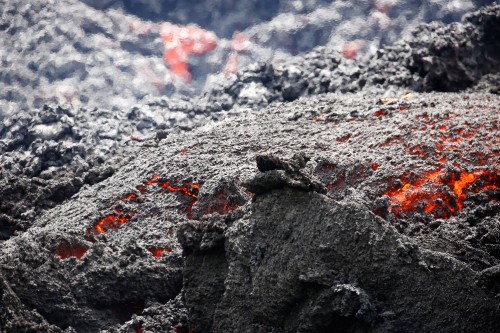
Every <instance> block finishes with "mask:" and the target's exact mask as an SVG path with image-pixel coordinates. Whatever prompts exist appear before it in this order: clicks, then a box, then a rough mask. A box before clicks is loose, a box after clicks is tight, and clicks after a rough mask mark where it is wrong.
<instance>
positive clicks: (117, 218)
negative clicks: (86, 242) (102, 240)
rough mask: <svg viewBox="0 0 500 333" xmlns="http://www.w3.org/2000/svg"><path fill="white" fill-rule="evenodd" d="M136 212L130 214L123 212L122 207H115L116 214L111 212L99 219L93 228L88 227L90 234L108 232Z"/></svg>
mask: <svg viewBox="0 0 500 333" xmlns="http://www.w3.org/2000/svg"><path fill="white" fill-rule="evenodd" d="M135 214H136V212H134V211H132V212H130V214H129V215H125V214H123V212H122V211H121V209H119V208H115V214H110V215H107V216H105V217H103V218H102V219H100V220H99V222H97V223H96V224H95V225H94V226H93V227H92V228H89V229H87V232H86V234H87V235H88V236H90V235H92V234H94V235H97V234H99V233H101V234H106V232H107V231H108V230H111V229H114V228H116V227H118V226H120V225H122V224H125V223H126V222H128V221H129V220H130V219H131V217H132V216H134V215H135Z"/></svg>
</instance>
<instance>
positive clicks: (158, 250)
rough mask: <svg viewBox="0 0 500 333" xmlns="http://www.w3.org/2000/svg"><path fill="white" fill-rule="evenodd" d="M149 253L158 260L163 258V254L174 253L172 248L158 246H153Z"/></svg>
mask: <svg viewBox="0 0 500 333" xmlns="http://www.w3.org/2000/svg"><path fill="white" fill-rule="evenodd" d="M149 252H151V254H152V255H153V256H155V257H156V258H160V257H161V254H162V253H163V252H167V253H168V252H172V249H171V248H168V247H156V246H151V247H150V248H149Z"/></svg>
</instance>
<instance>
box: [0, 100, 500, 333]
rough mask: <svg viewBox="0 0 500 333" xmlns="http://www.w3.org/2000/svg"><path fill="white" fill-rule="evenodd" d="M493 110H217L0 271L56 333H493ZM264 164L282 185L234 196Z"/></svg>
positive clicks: (470, 104)
mask: <svg viewBox="0 0 500 333" xmlns="http://www.w3.org/2000/svg"><path fill="white" fill-rule="evenodd" d="M498 104H499V101H498V96H496V95H493V94H469V95H463V94H452V93H448V94H416V93H415V94H413V95H408V94H406V95H404V96H401V97H397V98H396V97H395V98H392V99H382V100H381V99H380V96H373V97H367V96H361V95H349V94H347V95H335V94H326V95H322V96H317V97H314V98H312V97H310V98H303V99H299V100H298V101H295V102H292V103H286V104H280V103H276V104H274V105H272V106H269V107H268V108H267V109H265V110H255V111H252V110H248V111H247V112H246V113H245V114H244V115H241V114H240V115H238V116H235V115H233V116H232V115H231V113H228V118H226V119H225V120H223V121H220V122H218V123H215V124H212V125H205V126H202V127H199V128H196V129H193V130H192V131H188V132H180V133H178V134H176V135H168V136H167V137H166V138H164V139H162V140H160V141H156V140H151V141H147V145H144V146H143V147H142V149H141V150H137V151H136V153H134V155H133V156H134V158H130V159H129V160H127V162H126V163H124V164H123V165H122V166H121V167H120V168H118V169H117V170H116V171H115V173H114V174H113V175H112V176H110V177H108V178H106V179H104V180H102V181H101V182H99V183H97V184H95V185H93V186H85V187H82V188H81V189H80V190H79V191H78V192H77V193H76V194H74V195H73V196H72V197H71V198H70V199H69V200H66V201H65V202H63V203H61V204H59V205H57V206H56V207H54V208H52V209H49V210H45V211H44V212H42V213H41V214H40V216H39V217H38V218H37V219H36V220H35V222H34V224H33V225H32V226H31V227H30V228H29V229H28V230H27V231H26V232H24V233H23V234H21V235H18V236H14V237H11V238H10V239H9V240H6V241H4V242H3V243H2V247H1V249H0V267H1V269H0V270H1V272H2V274H3V276H4V279H5V283H7V284H8V285H9V286H10V289H11V294H12V295H13V297H14V296H15V297H17V299H19V302H20V303H21V304H22V305H23V306H24V307H25V308H26V309H29V311H31V310H34V311H36V312H37V313H38V314H39V315H40V316H42V317H43V320H45V321H46V322H47V323H49V324H50V325H55V326H57V327H58V328H60V329H61V330H64V329H69V328H70V327H71V329H74V330H75V331H77V332H98V331H100V330H111V331H113V330H115V331H118V332H127V330H134V329H137V328H138V327H140V325H144V326H143V327H144V329H146V327H150V329H151V330H155V329H157V328H161V329H162V330H163V329H164V328H165V330H167V331H168V330H169V329H170V328H168V325H172V326H174V327H176V325H180V326H179V327H181V328H182V329H192V330H193V331H194V332H197V331H202V332H210V331H214V332H217V331H218V330H221V331H222V330H223V329H226V331H227V330H232V329H234V330H236V331H241V330H243V331H244V329H246V328H247V327H245V325H249V326H248V327H250V328H251V329H257V328H260V329H264V328H266V329H268V331H275V332H296V331H304V332H314V331H318V330H321V329H328V327H329V326H328V325H341V327H343V328H345V330H347V331H348V330H354V329H359V330H369V329H373V330H378V331H381V332H390V331H398V330H409V331H419V330H423V331H425V330H428V331H436V330H438V331H439V330H441V331H446V330H447V328H448V327H451V328H452V330H456V329H458V328H457V327H458V325H462V326H463V327H465V329H464V330H469V331H470V330H472V328H471V329H468V328H469V326H467V325H469V324H470V323H477V322H479V323H480V325H483V326H480V329H481V330H482V331H484V332H495V331H496V330H497V329H498V327H496V326H495V325H497V324H498V320H499V318H498V315H497V311H496V310H495V309H496V304H497V300H496V298H495V297H496V290H497V281H498V280H497V274H496V273H495V272H496V271H495V269H493V268H492V267H495V266H497V265H499V264H500V254H499V252H498V247H497V246H496V237H497V236H498V235H497V234H498V232H497V231H496V229H497V228H496V225H497V224H498V219H499V211H500V205H499V204H498V200H497V199H496V198H498V190H497V189H495V187H496V188H498V187H499V185H500V180H499V179H498V171H497V170H498V158H497V154H498V151H497V150H498V149H496V146H494V145H493V144H492V143H493V142H495V140H496V133H497V132H498V127H497V125H496V123H495V120H496V118H495V117H494V115H496V112H497V105H498ZM471 110H472V111H473V112H472V111H471ZM291 115H293V116H291ZM443 126H444V127H443ZM294 155H295V156H296V158H293V156H294ZM257 156H260V157H258V158H257ZM305 157H307V158H305ZM256 159H257V160H258V164H257V166H258V167H257V166H256ZM259 169H260V170H259ZM275 171H282V172H283V175H284V178H283V179H289V178H290V179H291V180H290V182H291V183H290V184H291V186H290V185H289V184H286V183H285V184H283V186H277V187H271V188H269V190H265V191H262V192H260V193H258V194H255V195H252V193H249V192H248V191H246V189H245V187H244V184H247V183H248V182H251V181H252V179H256V178H258V177H259V175H263V174H266V173H273V172H275ZM286 177H289V178H286ZM313 181H314V182H319V183H320V184H319V185H321V188H323V189H324V188H325V187H326V189H327V192H326V194H321V193H318V191H315V190H314V189H313V190H312V191H311V187H310V186H309V185H310V184H312V182H313ZM294 182H296V183H294ZM308 182H309V183H308ZM297 183H298V186H294V185H296V184H297ZM304 184H309V185H307V186H304ZM297 188H298V189H297ZM322 192H323V191H322ZM252 197H253V199H251V198H252ZM379 198H382V199H379ZM377 215H379V216H381V217H382V218H381V217H377ZM281 251H283V252H281ZM322 251H323V252H322ZM183 253H184V255H185V257H183V256H182V254H183ZM280 258H283V260H281V259H280ZM332 258H333V259H332ZM54 272H57V273H54ZM280 272H283V273H280ZM409 288H410V289H409ZM411 288H413V289H411ZM183 290H184V291H183ZM408 290H410V291H408ZM177 297H178V298H179V299H180V301H181V303H182V304H181V303H177V301H172V300H173V299H176V298H177ZM300 300H307V302H302V301H300ZM464 300H467V301H464ZM169 301H170V303H169ZM166 304H167V305H166ZM168 304H170V305H168ZM176 304H177V305H176ZM255 304H261V305H259V306H256V305H255ZM20 306H21V305H20ZM20 306H19V307H16V308H19V309H21V307H20ZM148 309H151V311H149V310H148ZM20 311H23V310H22V309H21V310H20ZM148 311H149V312H148ZM186 313H188V314H189V315H188V318H187V319H186V318H185V317H184V315H183V314H186ZM465 314H467V315H465ZM479 315H481V316H482V317H481V318H482V319H481V320H479V319H477V320H476V319H474V320H472V321H464V320H466V318H476V316H479ZM2 316H4V315H2ZM3 318H4V317H2V320H3V322H6V323H8V325H10V326H9V327H19V326H16V325H18V322H21V319H20V318H18V317H16V318H13V317H12V316H9V315H8V314H6V315H5V318H6V319H3ZM23 318H28V319H29V320H30V321H31V320H33V322H34V324H33V325H35V324H36V323H37V322H38V319H36V318H35V317H29V316H28V315H23ZM30 318H31V319H30ZM37 318H38V317H37ZM183 318H184V319H183ZM22 320H25V319H22ZM27 325H28V324H27ZM29 325H32V323H31V322H30V323H29ZM321 325H323V326H321ZM188 327H189V328H188ZM7 332H9V331H7Z"/></svg>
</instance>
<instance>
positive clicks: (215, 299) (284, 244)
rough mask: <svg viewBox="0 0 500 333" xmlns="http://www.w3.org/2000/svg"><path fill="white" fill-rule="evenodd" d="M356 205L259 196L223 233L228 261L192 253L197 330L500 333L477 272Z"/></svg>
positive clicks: (189, 275)
mask: <svg viewBox="0 0 500 333" xmlns="http://www.w3.org/2000/svg"><path fill="white" fill-rule="evenodd" d="M349 201H350V202H349ZM356 201H357V200H356V199H354V200H353V199H352V198H346V200H345V201H344V202H341V203H337V202H333V201H332V200H331V199H328V198H327V197H325V196H322V195H320V194H317V193H310V192H302V191H295V190H291V189H284V190H279V191H274V192H271V193H268V194H264V195H260V196H258V197H256V199H255V201H254V202H253V203H252V207H251V210H250V212H249V213H248V214H247V215H245V216H244V217H243V218H242V219H240V220H238V221H237V222H235V223H234V224H233V225H232V226H231V227H230V228H229V229H228V230H227V231H226V232H225V236H226V242H225V251H224V252H221V253H219V254H218V256H215V255H214V254H210V253H209V254H200V253H197V254H191V253H186V254H187V258H186V266H187V267H186V268H185V270H184V281H185V283H184V289H183V293H184V297H185V299H186V306H187V307H188V308H190V319H191V324H192V327H193V330H194V331H199V332H227V331H234V332H258V331H263V330H265V331H272V332H323V331H325V332H326V331H331V330H340V331H342V332H391V331H449V332H452V331H454V330H457V329H461V330H464V331H471V332H472V331H474V330H475V329H477V326H476V325H481V330H482V331H487V332H494V331H495V330H497V329H498V327H499V326H498V325H499V321H498V320H499V318H498V315H497V313H496V306H497V305H496V304H497V303H496V301H494V300H492V299H489V300H488V301H486V299H487V298H488V297H487V296H486V293H485V292H484V291H483V290H482V289H481V288H480V287H479V286H477V285H476V282H475V278H476V274H475V273H474V272H472V271H471V270H470V269H469V268H468V267H467V266H466V265H463V264H461V263H459V262H458V261H456V260H454V259H452V258H451V257H450V256H449V255H446V254H444V253H439V252H433V251H427V250H422V249H419V247H418V246H417V245H416V244H414V243H412V242H411V241H410V240H408V239H406V238H404V237H403V238H401V237H400V235H398V233H397V232H396V230H395V229H394V228H393V227H392V226H391V225H390V224H388V223H387V222H384V221H383V220H381V219H378V218H376V217H375V216H373V215H372V214H370V212H369V211H367V210H366V208H364V207H363V205H361V204H360V203H353V202H356ZM348 202H349V203H348ZM200 256H201V257H200ZM215 258H217V260H214V259H215ZM223 258H225V260H223ZM202 262H203V263H204V265H201V264H200V263H202ZM221 265H223V267H224V269H221ZM200 276H202V277H203V276H205V277H206V276H210V277H212V279H215V276H218V281H220V282H219V284H218V285H217V284H211V282H213V281H212V280H210V281H207V280H205V279H200ZM193 279H196V283H193ZM222 282H224V285H222ZM207 289H208V290H207ZM217 290H219V292H217ZM202 291H203V292H202ZM214 293H215V294H214ZM206 294H210V295H211V296H210V299H209V300H207V299H206V298H205V295H206ZM409 294H411V295H412V296H411V301H409V299H408V295H409ZM208 304H210V308H207V305H208ZM462 316H463V317H467V318H469V319H471V321H467V322H468V323H469V324H467V323H465V322H463V321H461V320H460V318H461V317H462ZM472 318H475V319H472Z"/></svg>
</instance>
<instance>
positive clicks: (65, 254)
mask: <svg viewBox="0 0 500 333" xmlns="http://www.w3.org/2000/svg"><path fill="white" fill-rule="evenodd" d="M87 250H88V247H86V246H85V245H82V244H79V243H73V244H72V243H70V242H68V241H66V240H65V241H62V242H61V243H60V244H59V246H58V247H57V249H56V253H57V255H58V256H59V258H60V259H61V260H63V259H66V258H69V257H76V258H77V259H81V258H82V257H83V255H84V254H85V253H86V252H87Z"/></svg>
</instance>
